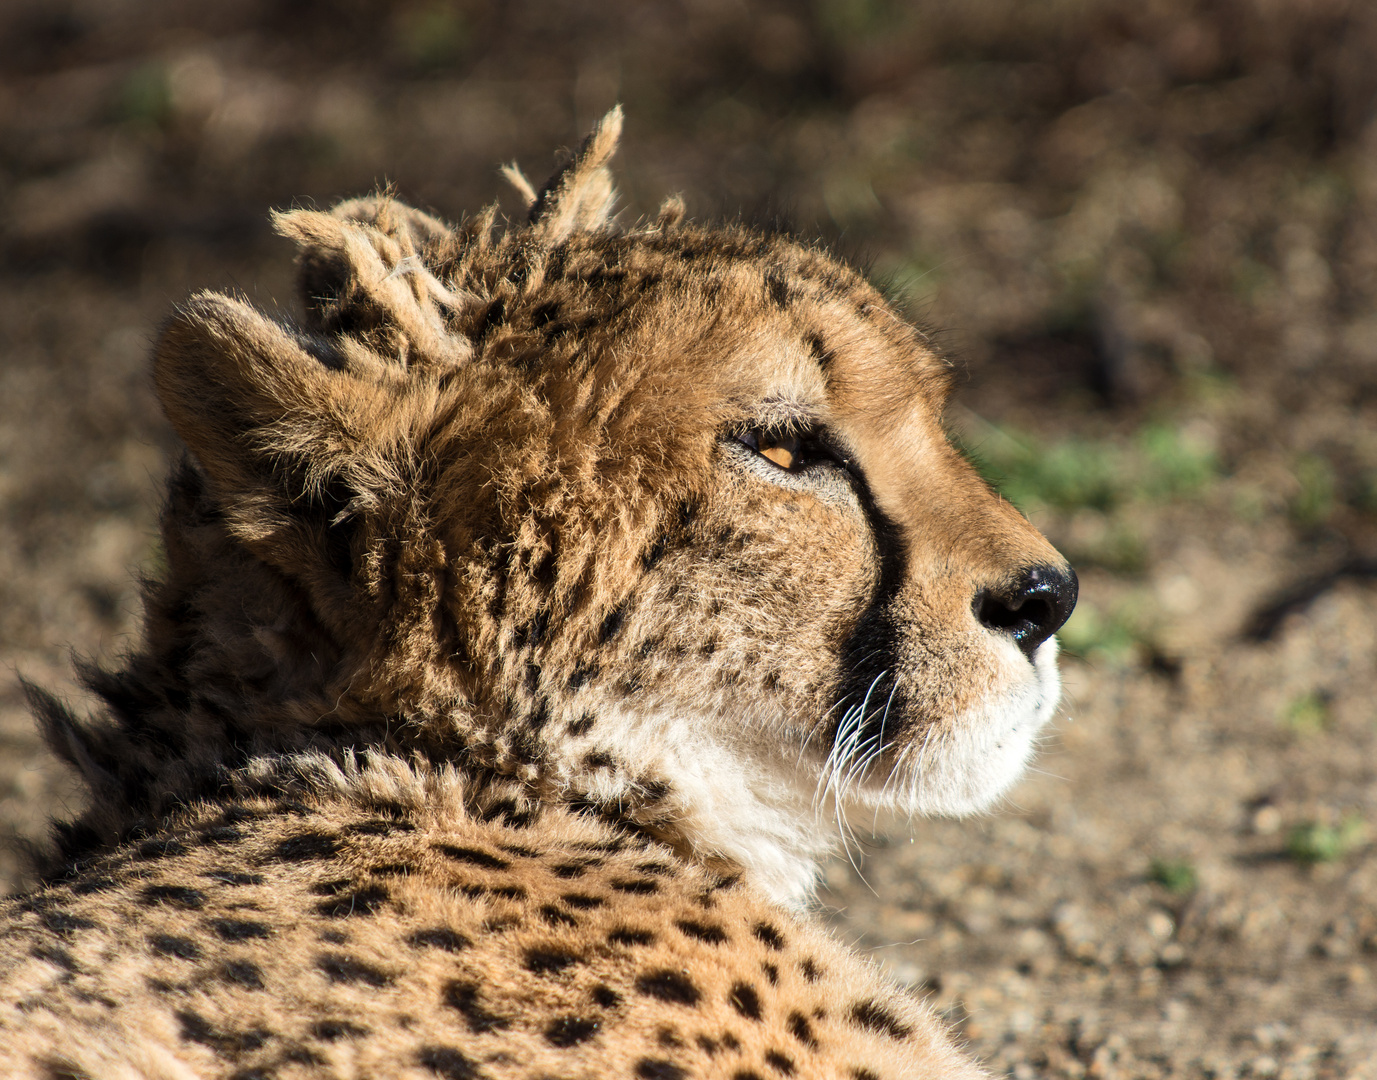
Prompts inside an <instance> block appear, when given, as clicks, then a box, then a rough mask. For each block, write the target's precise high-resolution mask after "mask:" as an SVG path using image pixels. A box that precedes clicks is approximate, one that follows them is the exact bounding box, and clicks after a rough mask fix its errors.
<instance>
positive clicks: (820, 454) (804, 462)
mask: <svg viewBox="0 0 1377 1080" xmlns="http://www.w3.org/2000/svg"><path fill="white" fill-rule="evenodd" d="M735 438H736V441H737V442H739V443H741V444H742V445H743V446H748V447H750V448H751V449H752V450H754V451H755V452H756V453H757V454H759V455H760V456H761V457H763V458H766V459H768V460H769V461H771V462H772V463H774V464H775V465H776V466H778V467H779V468H781V469H783V470H784V471H785V472H791V473H800V472H803V471H804V470H805V469H807V468H808V467H809V466H810V465H814V464H817V463H819V462H828V463H831V464H835V465H840V466H842V467H843V468H845V467H846V464H847V463H846V460H845V459H844V458H843V457H842V456H841V455H840V454H839V453H837V452H836V451H834V450H833V449H832V448H831V447H830V446H828V445H827V444H826V443H825V442H824V441H823V439H822V437H821V434H820V433H819V432H816V431H803V432H797V431H788V430H778V429H770V428H763V427H755V428H747V429H746V430H745V431H740V432H737V433H736V434H735Z"/></svg>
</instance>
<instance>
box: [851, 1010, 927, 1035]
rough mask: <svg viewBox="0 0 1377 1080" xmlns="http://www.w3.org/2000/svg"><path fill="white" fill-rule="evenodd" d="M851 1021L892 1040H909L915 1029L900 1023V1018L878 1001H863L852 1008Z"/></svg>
mask: <svg viewBox="0 0 1377 1080" xmlns="http://www.w3.org/2000/svg"><path fill="white" fill-rule="evenodd" d="M851 1019H852V1020H854V1021H855V1022H856V1023H857V1024H859V1025H860V1026H861V1027H863V1028H868V1029H869V1030H871V1031H874V1032H877V1033H879V1034H881V1035H888V1036H889V1037H890V1038H891V1039H907V1038H908V1037H909V1036H910V1035H912V1034H913V1029H912V1028H910V1027H908V1026H907V1025H905V1024H901V1023H900V1022H899V1019H898V1017H896V1016H895V1015H894V1014H893V1013H891V1012H890V1011H889V1010H888V1009H886V1008H885V1007H884V1006H883V1005H881V1004H880V1003H879V1002H878V1001H862V1002H859V1003H858V1004H856V1005H853V1006H852V1007H851Z"/></svg>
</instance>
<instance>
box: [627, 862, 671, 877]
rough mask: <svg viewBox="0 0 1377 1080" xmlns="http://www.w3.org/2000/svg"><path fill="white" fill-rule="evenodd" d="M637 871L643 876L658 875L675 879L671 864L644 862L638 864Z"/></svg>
mask: <svg viewBox="0 0 1377 1080" xmlns="http://www.w3.org/2000/svg"><path fill="white" fill-rule="evenodd" d="M636 869H637V870H639V871H640V872H641V873H642V874H658V875H659V876H660V877H673V876H674V867H672V866H670V865H669V863H663V862H642V863H637V864H636Z"/></svg>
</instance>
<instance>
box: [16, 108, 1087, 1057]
mask: <svg viewBox="0 0 1377 1080" xmlns="http://www.w3.org/2000/svg"><path fill="white" fill-rule="evenodd" d="M620 128H621V113H620V111H619V110H616V111H613V112H612V113H610V114H609V115H608V116H607V117H605V118H604V119H603V120H602V121H601V122H600V123H599V124H598V125H597V126H596V127H595V129H594V130H593V132H592V134H591V135H590V136H589V137H588V138H587V140H586V141H585V143H584V144H583V145H582V147H581V149H580V150H579V151H578V152H577V153H576V154H574V155H573V156H572V158H571V160H570V161H569V162H568V163H567V165H565V166H564V167H563V168H562V169H561V170H560V171H559V172H558V173H556V175H555V176H554V177H553V178H552V179H551V180H550V181H549V182H548V183H547V184H546V185H545V186H544V187H543V188H541V189H539V190H536V189H535V188H534V186H533V185H531V184H530V183H528V182H527V181H526V179H525V178H524V176H523V175H522V174H521V173H520V172H519V171H518V170H517V169H516V168H515V167H514V166H509V167H508V169H507V173H508V176H509V177H510V179H511V180H512V182H513V183H514V184H515V185H516V187H517V189H518V191H519V192H520V193H521V194H522V196H523V198H524V200H525V202H526V203H527V204H528V215H527V220H526V221H525V222H523V223H521V224H515V225H510V226H501V225H499V222H498V219H497V211H496V208H495V207H492V208H489V209H487V210H485V211H484V212H482V213H481V214H478V215H476V216H474V217H472V218H469V219H467V220H465V221H464V222H462V223H461V224H460V225H458V226H457V227H451V226H449V225H447V224H445V223H443V222H441V221H439V220H437V219H436V218H434V217H432V216H430V215H428V214H425V213H422V212H420V211H417V210H414V209H411V208H409V207H407V206H405V205H403V204H402V203H400V202H399V201H397V200H396V199H395V198H394V197H392V196H391V195H389V194H379V195H375V196H372V197H369V198H363V199H357V200H353V201H349V202H345V203H343V204H341V205H339V206H337V207H336V208H335V209H334V210H333V211H332V212H318V211H307V210H296V211H292V212H289V213H282V214H279V215H277V216H276V218H275V222H276V228H277V230H278V231H279V232H280V233H282V234H284V235H285V236H286V237H288V238H290V239H291V240H293V241H295V243H296V244H297V245H298V248H299V254H298V276H299V291H300V300H301V303H302V306H303V308H304V317H302V319H301V320H300V321H299V322H288V321H284V320H283V319H280V318H271V317H269V316H267V315H265V314H262V313H260V312H259V311H258V310H256V309H255V308H254V307H252V306H250V305H249V304H248V303H246V302H245V301H244V300H242V299H238V298H235V297H233V296H230V295H222V294H216V293H201V294H199V295H196V296H195V297H193V298H192V299H191V300H189V301H188V302H186V303H185V304H184V305H183V306H182V307H180V308H179V309H178V310H177V311H176V312H175V313H174V314H173V315H172V316H171V317H170V319H169V320H168V322H167V323H166V325H165V326H164V328H163V329H162V331H161V335H160V338H159V340H158V343H157V345H156V347H155V350H154V356H153V375H154V381H155V384H156V387H157V391H158V395H159V398H160V401H161V403H162V406H163V408H164V410H165V412H166V415H167V417H168V419H169V421H170V422H171V424H172V426H173V428H174V429H175V431H176V433H177V434H178V436H179V437H180V439H181V440H182V442H183V443H184V444H185V448H186V453H185V455H184V457H183V459H182V460H181V462H180V463H179V464H177V465H176V466H175V467H174V468H173V471H172V474H171V477H170V479H169V481H168V489H167V495H166V503H165V508H164V511H163V515H162V526H161V528H162V544H163V550H164V552H165V560H164V566H163V568H162V569H161V570H160V572H159V574H158V575H157V578H156V580H152V581H150V582H149V583H148V584H147V586H146V588H145V609H146V610H145V627H144V634H143V639H142V644H141V645H140V646H139V648H138V649H137V651H135V652H133V653H132V654H131V655H130V656H128V657H127V658H125V659H124V660H123V661H122V662H121V664H120V666H118V667H117V668H107V667H101V666H97V665H95V664H86V665H84V666H83V667H82V669H81V675H82V678H83V680H84V683H85V685H86V686H87V687H89V688H90V690H91V691H93V692H94V694H95V695H96V696H97V699H98V700H99V701H100V703H101V706H100V709H99V710H98V711H97V712H96V713H95V714H94V715H92V716H84V717H78V716H76V715H74V714H73V713H72V712H71V711H70V710H69V709H68V708H67V707H65V706H64V705H63V704H61V703H60V702H58V701H57V700H56V699H54V698H53V697H52V696H50V695H49V694H46V693H44V692H43V691H41V690H38V689H36V688H33V687H30V688H29V692H30V697H31V701H32V704H33V707H34V711H35V714H36V716H37V718H38V722H39V724H40V726H41V728H42V731H43V733H44V735H45V737H46V739H47V742H48V744H49V745H50V746H51V747H52V749H53V750H54V751H55V752H56V753H57V754H58V755H59V756H60V757H61V758H62V759H64V760H65V761H66V762H67V763H69V764H70V765H71V766H72V767H73V768H74V769H75V770H76V771H77V772H78V773H79V775H80V777H81V778H82V779H83V781H84V783H85V784H86V786H87V787H88V788H89V800H88V803H89V805H88V808H87V809H86V810H85V811H84V812H83V813H81V814H80V815H79V816H78V817H77V818H76V819H75V820H72V821H67V822H64V823H60V824H58V825H55V826H54V841H53V845H52V852H51V856H50V860H49V862H48V864H47V866H46V868H45V869H44V872H43V875H42V882H43V883H42V884H41V886H40V887H38V888H37V889H35V890H34V891H32V892H30V893H29V894H27V895H25V896H20V897H17V898H13V899H11V900H9V901H6V902H5V903H4V906H3V918H0V926H3V931H0V932H2V933H3V942H4V944H3V948H0V987H3V989H2V990H0V1060H3V1061H4V1066H5V1067H4V1072H5V1075H10V1076H19V1077H33V1078H37V1077H45V1078H56V1077H62V1078H69V1080H97V1078H99V1080H107V1078H135V1077H137V1078H145V1080H146V1078H158V1080H163V1078H167V1080H172V1078H178V1080H181V1078H193V1077H194V1078H207V1077H218V1078H236V1080H267V1078H273V1080H279V1078H280V1080H292V1078H307V1077H312V1078H314V1077H340V1078H344V1077H360V1078H361V1077H399V1078H401V1077H408V1078H418V1080H419V1078H430V1077H442V1078H450V1080H480V1078H482V1080H518V1078H521V1080H536V1078H540V1077H565V1078H575V1077H625V1078H639V1080H688V1078H716V1077H721V1078H724V1080H726V1078H731V1080H780V1078H782V1080H789V1078H793V1077H798V1078H800V1080H804V1078H836V1080H901V1078H913V1077H957V1078H959V1077H969V1078H975V1077H978V1076H981V1075H984V1074H983V1073H982V1072H981V1071H980V1069H979V1068H978V1066H976V1065H975V1064H974V1063H973V1062H972V1061H971V1060H970V1058H969V1057H967V1056H966V1054H965V1053H964V1052H963V1051H962V1050H960V1049H959V1048H958V1047H957V1045H956V1043H955V1042H954V1040H953V1039H952V1037H951V1036H950V1034H949V1033H947V1032H946V1030H945V1029H944V1028H943V1026H942V1025H941V1023H940V1022H939V1021H938V1019H937V1018H936V1017H935V1016H934V1015H933V1014H932V1013H931V1012H930V1011H929V1010H928V1008H927V1007H926V1006H925V1005H924V1004H922V1003H921V1002H919V1001H918V1000H916V999H914V998H913V997H912V996H910V995H909V994H907V993H906V992H904V991H903V990H901V989H900V988H898V987H897V986H895V985H893V984H891V983H890V982H889V981H887V979H886V978H885V977H884V976H883V975H882V974H881V973H880V972H879V971H878V969H877V968H876V967H875V966H874V965H873V964H871V963H870V962H869V961H867V960H865V959H863V958H861V957H859V956H857V955H856V954H854V953H853V952H851V951H849V950H848V949H846V948H844V947H843V946H841V945H840V944H838V943H837V942H836V941H834V940H833V939H832V938H831V937H830V936H829V935H828V934H827V933H826V932H825V931H824V930H823V929H822V928H821V927H820V926H819V925H817V924H816V923H815V922H814V921H812V920H811V919H810V917H809V916H808V914H807V912H806V908H807V905H808V902H809V897H810V894H811V892H812V890H813V887H814V881H815V877H816V875H817V872H818V866H819V863H820V861H821V860H822V859H823V858H824V857H826V856H827V855H828V854H829V853H830V852H831V851H833V849H834V848H835V847H836V846H837V844H838V839H839V832H840V831H842V830H845V829H847V828H848V827H849V825H848V822H849V820H850V818H851V817H853V816H857V815H864V816H865V817H870V816H871V815H872V814H877V813H880V812H881V811H884V812H888V813H895V814H901V815H913V814H966V813H969V812H973V811H976V810H979V809H981V808H982V807H986V806H988V805H989V804H990V803H991V802H992V801H994V800H996V799H997V798H998V797H999V795H1000V793H1001V792H1003V791H1004V790H1005V789H1006V788H1007V787H1008V785H1009V784H1010V783H1012V782H1013V780H1014V779H1015V778H1016V777H1017V775H1018V774H1019V772H1020V770H1021V768H1022V767H1023V765H1024V763H1025V761H1026V759H1027V758H1028V756H1029V754H1030V752H1031V750H1032V748H1033V745H1034V742H1035V740H1036V738H1037V735H1038V732H1039V729H1040V728H1042V727H1043V725H1044V724H1045V723H1046V722H1047V720H1048V719H1049V717H1050V715H1051V713H1052V711H1053V710H1054V708H1055V706H1056V702H1057V699H1058V695H1059V683H1058V676H1057V670H1056V642H1055V639H1054V637H1053V636H1052V635H1053V634H1054V632H1055V631H1056V630H1057V628H1058V627H1059V626H1060V625H1061V624H1062V623H1063V622H1064V621H1065V619H1066V618H1067V616H1068V614H1069V613H1070V610H1071V608H1072V605H1073V604H1074V602H1075V596H1076V578H1075V575H1074V573H1073V571H1072V570H1071V568H1070V567H1069V566H1068V565H1067V564H1066V562H1065V561H1064V560H1063V559H1062V558H1061V557H1060V556H1059V555H1058V554H1057V552H1056V551H1055V550H1054V549H1053V548H1052V547H1051V545H1050V544H1048V542H1047V541H1046V540H1045V539H1044V538H1043V537H1042V536H1041V535H1040V534H1039V533H1038V532H1037V531H1036V530H1035V529H1034V528H1033V527H1032V526H1031V525H1030V524H1029V523H1028V522H1027V521H1026V520H1025V519H1024V518H1023V517H1022V516H1021V515H1020V514H1019V513H1018V512H1017V511H1016V510H1014V509H1013V508H1011V507H1010V506H1009V504H1008V503H1006V502H1004V501H1002V500H1001V499H1000V498H999V497H998V496H997V495H996V494H995V493H993V492H992V491H991V490H990V488H989V487H988V486H987V485H986V484H985V483H984V481H982V480H981V479H980V477H979V476H978V475H977V474H976V473H975V472H974V471H973V470H972V468H971V467H970V466H969V465H968V463H967V462H966V461H965V460H964V459H963V457H962V456H961V455H960V454H959V453H958V452H957V450H956V449H955V448H954V447H953V446H952V445H951V444H950V442H949V441H948V439H947V437H946V435H945V432H944V429H943V427H942V419H941V414H942V409H943V403H944V399H945V395H946V393H947V385H948V370H947V365H946V363H945V362H944V361H943V360H942V359H941V358H940V357H939V356H938V355H937V354H936V352H935V351H934V350H933V348H932V347H931V345H930V344H929V342H928V340H927V338H926V337H925V336H924V335H923V334H922V333H920V332H919V331H918V330H916V329H915V328H914V327H913V326H912V325H910V324H909V323H908V322H906V321H905V320H904V319H903V318H901V317H899V316H898V315H897V314H896V313H895V312H894V310H893V309H892V308H891V307H890V306H889V305H888V304H887V303H886V301H885V300H884V298H883V297H882V296H881V295H880V294H879V293H878V292H877V291H876V290H875V289H874V288H873V287H872V286H871V285H869V284H868V283H867V282H866V280H865V279H864V278H863V277H862V276H861V275H860V274H858V273H857V272H856V271H855V270H853V269H851V268H849V267H848V266H846V265H844V264H843V263H841V262H839V261H838V260H836V259H835V258H833V257H832V256H830V255H829V254H827V253H826V252H825V251H823V250H821V249H820V248H819V247H817V246H815V245H809V244H805V243H801V242H799V241H797V240H794V239H792V238H789V237H786V236H782V235H773V234H766V233H762V232H758V231H752V230H751V229H748V228H746V227H743V226H737V225H729V226H711V227H710V226H703V225H697V224H694V223H692V222H691V221H690V220H689V219H687V217H686V215H685V211H684V206H683V203H682V201H681V200H679V199H678V198H677V197H674V198H670V199H669V200H667V201H666V202H665V203H664V205H663V206H662V208H661V209H660V211H659V213H658V215H657V216H656V217H655V218H654V219H647V220H645V221H643V222H641V223H639V224H637V225H635V226H632V227H627V228H619V227H618V226H617V225H616V223H615V221H614V213H613V212H614V210H615V202H616V193H615V190H614V187H613V184H612V180H611V175H610V172H609V167H608V162H609V159H610V157H611V156H612V153H613V151H614V149H615V147H616V144H617V142H618V138H619V133H620Z"/></svg>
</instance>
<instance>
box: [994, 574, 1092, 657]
mask: <svg viewBox="0 0 1377 1080" xmlns="http://www.w3.org/2000/svg"><path fill="white" fill-rule="evenodd" d="M1079 589H1080V586H1079V583H1078V582H1077V580H1076V572H1075V571H1074V570H1072V569H1071V568H1070V567H1069V566H1068V567H1066V568H1065V569H1062V568H1060V567H1056V566H1035V567H1033V568H1032V569H1030V570H1025V571H1024V572H1023V573H1022V574H1021V575H1020V576H1019V577H1018V578H1017V579H1016V580H1015V581H1014V582H1012V584H1011V585H1008V586H1004V587H1002V588H998V589H981V590H980V591H979V592H978V593H976V594H975V601H974V602H973V604H972V605H971V606H972V609H973V610H974V612H975V617H976V618H977V619H979V620H980V623H981V625H982V626H986V627H988V628H989V629H991V630H994V631H997V632H998V633H1001V634H1008V635H1010V636H1011V637H1012V638H1013V639H1014V642H1015V644H1017V645H1018V647H1019V649H1020V651H1022V653H1023V655H1024V656H1026V657H1028V659H1029V660H1031V659H1032V658H1033V653H1034V652H1035V651H1036V650H1037V647H1038V646H1039V645H1041V644H1042V643H1043V642H1044V641H1046V640H1047V639H1048V638H1049V637H1051V636H1052V635H1053V634H1055V633H1056V632H1057V631H1058V630H1059V629H1060V628H1061V626H1062V624H1063V623H1065V622H1066V620H1067V619H1069V618H1070V617H1071V611H1072V609H1073V608H1074V607H1075V606H1076V595H1077V593H1078V592H1079Z"/></svg>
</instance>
